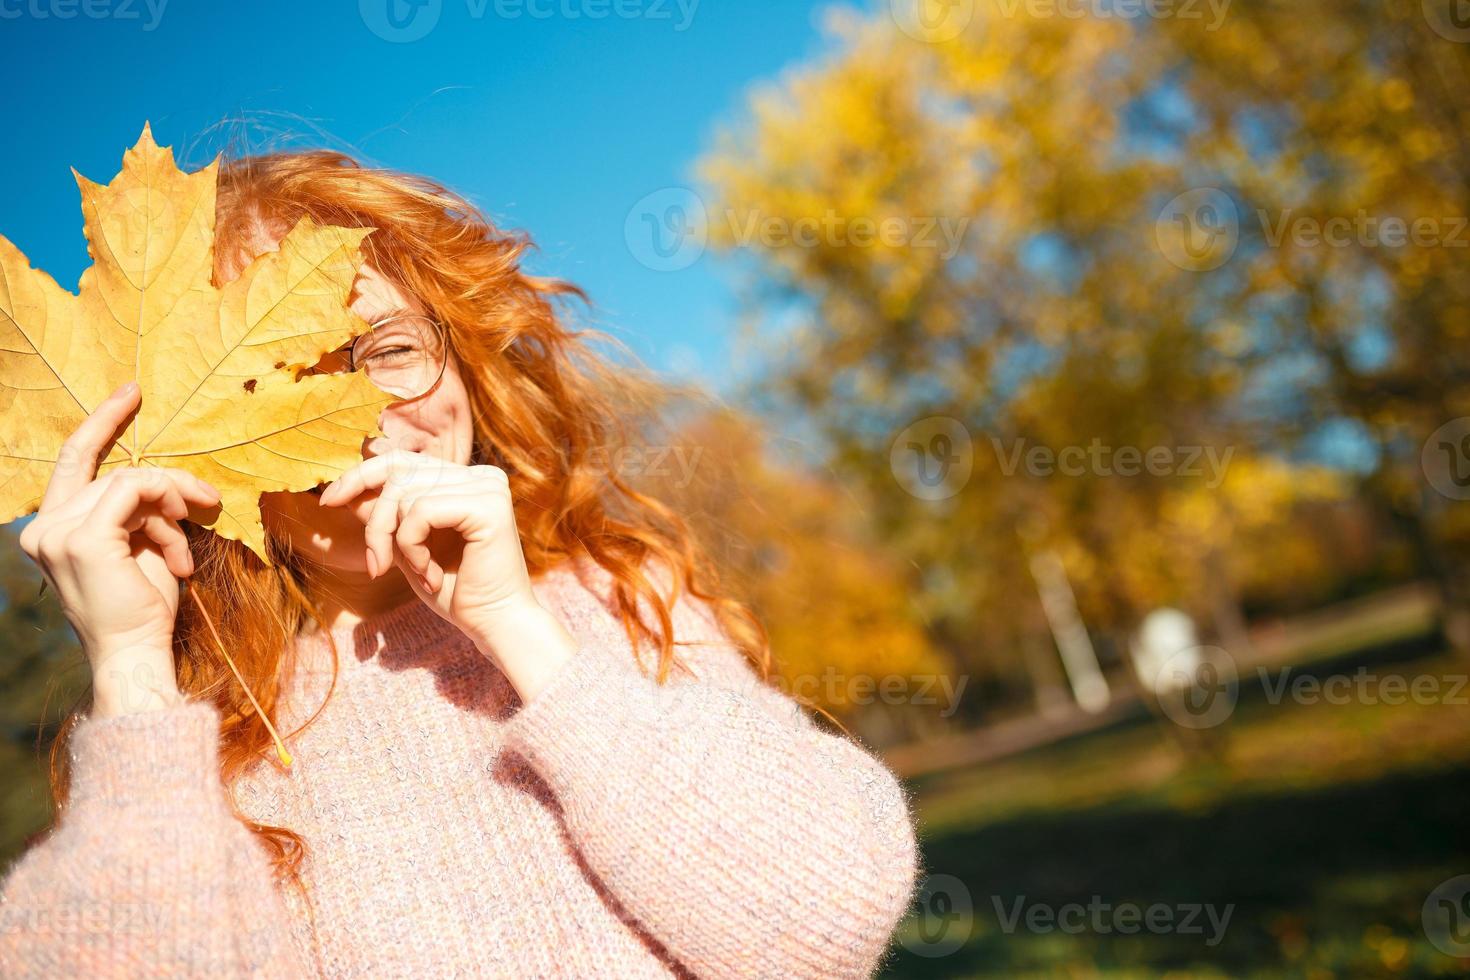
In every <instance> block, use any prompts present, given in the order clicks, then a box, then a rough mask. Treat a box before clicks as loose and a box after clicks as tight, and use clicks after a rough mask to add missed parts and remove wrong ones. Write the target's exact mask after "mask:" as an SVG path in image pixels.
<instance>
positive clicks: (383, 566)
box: [363, 481, 406, 578]
mask: <svg viewBox="0 0 1470 980" xmlns="http://www.w3.org/2000/svg"><path fill="white" fill-rule="evenodd" d="M405 491H406V488H405V487H404V486H403V485H402V484H399V483H397V482H394V481H389V482H388V483H386V484H384V485H383V489H382V491H381V492H380V493H379V494H378V499H377V500H375V501H374V502H373V511H372V513H371V514H370V515H368V519H367V523H366V525H365V530H364V531H363V541H364V542H365V543H366V544H367V563H368V574H369V575H371V576H372V577H373V578H377V577H378V576H379V575H380V574H382V573H383V572H386V571H387V570H388V569H390V568H392V567H393V532H394V531H395V530H397V528H398V504H399V501H400V500H401V499H402V498H403V495H404V493H405Z"/></svg>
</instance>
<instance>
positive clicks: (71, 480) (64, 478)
mask: <svg viewBox="0 0 1470 980" xmlns="http://www.w3.org/2000/svg"><path fill="white" fill-rule="evenodd" d="M139 397H140V395H139V388H138V384H137V382H135V381H130V382H128V383H127V384H125V385H123V386H122V387H121V388H119V389H117V390H116V391H114V392H113V393H112V394H111V395H108V396H107V397H106V398H104V399H103V400H102V403H101V404H100V405H98V406H97V407H96V408H95V409H94V410H93V411H92V412H91V414H89V415H88V416H87V417H86V418H85V419H83V420H82V423H81V424H80V425H78V426H77V427H76V429H75V430H74V431H73V432H72V434H71V435H70V436H68V437H67V439H66V441H65V442H63V443H62V444H61V452H60V454H59V455H58V457H57V460H56V469H55V470H53V471H52V473H51V479H50V481H49V482H48V483H47V484H46V493H45V495H44V496H42V498H41V510H42V511H45V510H48V509H50V508H53V507H55V506H56V505H57V504H59V503H61V502H63V501H65V500H69V499H70V498H71V497H72V496H73V495H74V494H76V492H77V491H78V490H81V489H82V488H83V487H85V486H86V485H87V484H89V483H91V482H92V480H93V479H94V478H95V477H96V476H97V464H98V462H99V461H100V460H101V458H102V451H103V450H104V449H106V448H107V446H108V445H109V444H110V443H111V442H112V441H113V440H114V439H115V438H117V434H118V429H119V428H121V427H122V424H123V422H124V421H125V420H126V419H127V417H128V416H129V415H131V414H132V413H133V409H135V408H137V407H138V400H139Z"/></svg>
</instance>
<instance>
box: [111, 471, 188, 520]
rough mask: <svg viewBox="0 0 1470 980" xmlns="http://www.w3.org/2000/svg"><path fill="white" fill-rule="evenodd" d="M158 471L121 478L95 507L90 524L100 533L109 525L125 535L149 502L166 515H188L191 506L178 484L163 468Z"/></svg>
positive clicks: (174, 518) (172, 516)
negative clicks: (141, 509) (148, 474)
mask: <svg viewBox="0 0 1470 980" xmlns="http://www.w3.org/2000/svg"><path fill="white" fill-rule="evenodd" d="M130 472H137V471H130ZM156 472H158V473H159V474H160V476H158V477H152V476H150V477H149V478H146V479H144V478H141V477H133V478H131V479H120V480H117V481H116V482H115V483H114V484H113V486H112V488H111V489H110V490H109V491H108V492H107V493H106V494H104V495H103V497H102V499H101V500H98V501H97V504H96V506H95V507H93V508H92V511H91V514H90V515H89V516H88V518H87V522H86V527H87V528H89V529H95V531H96V533H98V534H99V535H102V534H105V533H106V532H107V530H108V529H109V528H116V529H118V531H119V533H121V534H123V535H124V536H130V535H131V532H130V531H128V527H129V525H130V524H131V523H132V520H133V516H134V515H135V514H136V513H137V512H138V510H139V509H140V508H141V507H142V506H143V505H144V504H145V503H148V504H152V505H154V507H156V508H157V510H158V511H159V512H160V513H162V514H163V516H165V517H167V518H170V519H172V520H179V519H181V518H184V517H187V516H188V514H189V506H188V504H186V503H185V502H184V495H183V494H182V493H181V492H180V490H179V487H178V485H177V484H176V483H175V482H174V481H173V480H171V479H168V478H167V476H166V475H163V471H161V470H160V471H156Z"/></svg>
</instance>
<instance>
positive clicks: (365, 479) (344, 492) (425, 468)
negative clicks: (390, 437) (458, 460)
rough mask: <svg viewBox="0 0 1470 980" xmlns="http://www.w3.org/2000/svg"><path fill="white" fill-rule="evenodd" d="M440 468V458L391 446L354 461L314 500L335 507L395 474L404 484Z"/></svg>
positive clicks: (441, 465) (386, 480) (437, 471)
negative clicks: (378, 452) (385, 450)
mask: <svg viewBox="0 0 1470 980" xmlns="http://www.w3.org/2000/svg"><path fill="white" fill-rule="evenodd" d="M442 470H443V460H440V459H438V458H436V457H434V456H429V455H427V454H425V453H413V452H409V451H407V450H404V449H395V450H393V451H392V452H390V453H385V454H384V455H382V456H374V457H373V458H372V459H368V460H364V461H363V462H361V463H358V464H357V465H356V466H354V467H352V468H351V469H349V470H348V471H347V472H345V473H343V474H342V475H341V476H339V477H338V478H337V479H335V480H333V481H332V482H331V483H329V484H327V486H326V488H325V489H323V490H322V493H321V496H320V497H319V498H317V499H318V501H319V502H320V503H321V505H322V506H324V507H335V506H337V505H339V504H345V503H347V502H348V501H349V500H354V499H356V498H357V497H359V496H361V495H362V494H364V493H366V492H368V491H369V490H376V489H378V488H380V487H382V486H383V485H385V484H386V483H387V482H388V481H389V479H390V478H394V477H395V476H396V477H397V478H398V479H399V480H400V481H401V482H405V483H406V482H411V481H415V480H421V479H424V478H425V477H432V476H434V475H436V474H439V473H442Z"/></svg>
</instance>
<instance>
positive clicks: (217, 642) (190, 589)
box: [184, 579, 291, 768]
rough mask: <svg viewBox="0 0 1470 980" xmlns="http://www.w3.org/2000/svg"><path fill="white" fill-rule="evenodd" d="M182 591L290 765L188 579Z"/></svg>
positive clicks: (273, 728) (284, 762)
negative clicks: (196, 610) (196, 609)
mask: <svg viewBox="0 0 1470 980" xmlns="http://www.w3.org/2000/svg"><path fill="white" fill-rule="evenodd" d="M184 591H185V592H188V593H189V597H190V598H191V599H193V600H194V605H195V606H197V607H198V608H199V614H200V615H201V616H203V617H204V625H205V626H208V627H209V635H210V636H212V637H214V643H215V646H217V647H219V652H220V655H221V656H222V657H224V658H225V663H227V664H229V665H230V670H231V671H232V672H234V675H235V680H237V681H239V682H240V687H241V689H242V690H244V692H245V696H246V697H247V698H249V699H250V703H251V704H252V705H254V706H255V714H256V715H257V716H258V717H259V718H260V720H261V721H263V722H265V727H266V730H267V731H269V732H270V733H271V738H272V739H273V740H274V741H275V743H276V755H277V756H279V757H280V760H281V765H283V766H286V767H288V768H289V767H290V765H291V753H289V752H287V751H286V744H285V743H284V742H282V741H281V736H280V735H278V734H277V733H276V726H275V725H272V724H271V720H270V719H269V718H267V717H266V714H265V712H264V711H262V710H261V708H260V702H259V701H257V700H255V694H254V693H253V692H252V691H251V690H250V685H249V684H246V683H245V678H244V677H242V676H241V675H240V668H238V667H236V666H235V661H234V660H232V659H231V658H230V655H229V653H228V652H227V651H226V650H225V644H224V641H223V640H221V639H220V638H219V630H217V629H215V626H214V617H212V616H211V615H210V614H209V609H208V608H207V607H206V606H205V605H204V601H203V600H202V599H200V598H199V593H197V592H195V591H194V585H193V583H192V582H190V581H189V580H188V579H184Z"/></svg>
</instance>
